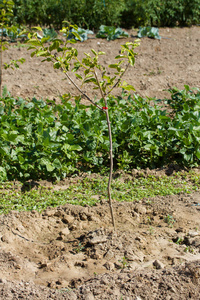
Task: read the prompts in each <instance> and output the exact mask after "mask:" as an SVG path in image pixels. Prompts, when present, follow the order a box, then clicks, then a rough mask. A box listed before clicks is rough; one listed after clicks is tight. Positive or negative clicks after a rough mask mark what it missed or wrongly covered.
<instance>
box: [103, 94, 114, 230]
mask: <svg viewBox="0 0 200 300" xmlns="http://www.w3.org/2000/svg"><path fill="white" fill-rule="evenodd" d="M105 105H106V107H107V101H106V99H105ZM105 113H106V120H107V125H108V132H109V141H110V173H109V180H108V199H109V206H110V213H111V216H112V223H113V227H114V230H115V229H116V228H115V218H114V213H113V207H112V198H111V181H112V172H113V150H112V131H111V123H110V118H109V113H108V109H107V110H106V111H105Z"/></svg>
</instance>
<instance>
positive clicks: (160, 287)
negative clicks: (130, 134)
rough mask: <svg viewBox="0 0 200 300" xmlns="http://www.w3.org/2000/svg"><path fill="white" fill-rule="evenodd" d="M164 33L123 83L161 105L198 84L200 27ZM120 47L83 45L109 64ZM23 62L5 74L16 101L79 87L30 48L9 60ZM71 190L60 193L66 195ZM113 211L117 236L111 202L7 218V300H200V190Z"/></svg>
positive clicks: (3, 240)
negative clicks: (176, 92)
mask: <svg viewBox="0 0 200 300" xmlns="http://www.w3.org/2000/svg"><path fill="white" fill-rule="evenodd" d="M132 34H133V35H135V34H136V32H134V31H133V32H132ZM160 35H161V36H162V37H163V38H162V39H161V41H158V40H151V39H148V38H144V39H142V40H141V46H140V47H139V48H138V53H139V55H138V57H137V59H136V64H135V68H133V69H129V72H128V73H127V74H126V78H125V80H126V81H127V82H129V83H132V84H133V85H134V86H135V87H136V91H137V93H139V94H141V95H142V96H156V97H157V98H158V97H160V98H163V97H165V96H168V93H167V92H166V91H163V89H167V88H169V87H171V86H176V87H178V88H183V85H184V84H188V85H190V86H191V87H200V76H199V74H200V65H199V61H200V51H199V49H200V47H199V46H200V27H192V28H179V29H178V28H174V29H168V28H165V29H160ZM133 39H134V38H129V40H133ZM123 41H124V42H125V41H127V40H123ZM98 43H100V44H98ZM121 43H122V41H121V40H118V41H113V42H107V41H105V40H96V39H89V40H88V41H86V42H85V43H83V44H81V43H78V44H77V47H78V49H79V50H80V51H85V52H88V51H89V49H90V48H94V49H98V50H106V52H107V53H108V57H106V59H105V63H110V62H111V59H112V57H113V55H115V54H117V53H118V51H119V49H120V44H121ZM17 57H25V58H26V59H27V62H26V63H25V64H24V65H23V66H22V67H21V68H20V70H19V71H18V72H16V71H13V70H7V71H4V84H6V85H7V87H8V90H9V91H11V93H12V95H13V96H21V97H23V98H26V97H27V98H32V97H33V96H36V97H37V98H38V97H43V98H44V99H45V98H48V99H53V98H55V99H59V98H58V95H59V94H63V93H66V92H67V90H68V89H71V86H70V85H69V83H68V82H67V81H62V78H63V75H62V74H60V73H59V72H57V71H55V70H53V69H52V68H51V67H50V65H48V64H45V66H44V65H43V64H41V63H40V61H39V60H38V59H36V58H32V59H30V58H29V55H28V54H27V53H26V48H13V47H12V48H11V49H10V50H8V51H7V53H6V54H5V60H6V59H7V60H8V59H10V58H12V59H13V58H17ZM72 90H73V89H72ZM74 93H75V91H74ZM163 172H164V173H165V170H164V171H163ZM196 172H199V170H196ZM136 174H137V172H136V171H135V172H132V175H131V176H129V180H132V181H133V182H134V178H135V176H136ZM155 174H157V175H158V176H160V174H162V173H160V172H156V171H155ZM169 176H170V175H169ZM122 180H123V177H122ZM40 184H45V182H43V183H40ZM77 184H78V183H77ZM65 185H66V182H65V181H63V182H60V183H59V185H58V186H57V187H56V188H57V189H59V188H62V189H65V188H66V193H67V186H65ZM113 208H114V213H115V218H116V227H117V229H116V231H113V228H112V223H111V217H110V211H109V206H108V204H107V202H106V201H101V202H100V203H97V204H96V206H94V207H87V206H86V207H80V206H73V205H69V204H66V205H64V206H62V207H57V208H48V209H47V210H45V211H44V212H43V213H41V214H39V213H38V212H36V211H31V212H20V213H19V212H17V211H12V212H10V213H9V214H8V215H0V299H7V300H9V299H33V300H35V299H70V300H73V299H86V300H92V299H116V300H120V299H126V300H128V299H134V300H141V299H163V300H164V299H167V300H176V299H180V300H182V299H195V300H196V299H200V296H199V295H200V218H199V217H200V193H199V192H194V193H193V194H179V195H169V196H166V197H160V196H158V197H155V198H151V199H143V200H141V201H139V202H134V203H126V202H122V203H118V202H115V201H114V203H113Z"/></svg>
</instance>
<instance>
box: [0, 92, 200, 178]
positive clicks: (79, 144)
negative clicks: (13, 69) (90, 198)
mask: <svg viewBox="0 0 200 300" xmlns="http://www.w3.org/2000/svg"><path fill="white" fill-rule="evenodd" d="M79 100H80V99H76V105H75V106H74V105H73V104H71V103H70V102H69V101H66V100H64V99H63V101H62V103H61V104H55V103H47V102H45V101H43V100H37V99H35V98H34V99H33V100H32V101H31V102H26V101H25V100H23V99H21V98H19V99H18V100H16V99H14V98H11V97H10V96H7V97H5V98H2V99H1V101H0V166H1V169H0V176H1V178H2V180H5V179H6V178H7V177H8V179H14V178H19V179H27V178H32V179H34V178H45V179H47V178H49V179H53V178H54V179H60V178H63V177H65V176H67V175H68V174H72V173H74V172H78V171H87V170H91V171H96V172H99V171H102V170H103V169H104V170H105V169H106V168H108V167H109V139H108V129H107V123H106V118H105V114H103V113H102V112H101V111H100V110H99V109H98V108H96V107H95V106H93V105H90V106H85V105H82V104H80V101H79ZM151 101H152V99H151ZM99 105H102V106H103V102H101V101H100V102H99ZM108 105H109V114H110V120H111V123H112V136H113V154H114V167H115V168H120V169H124V170H128V169H131V168H138V167H140V168H146V167H149V168H155V167H161V166H163V165H165V164H169V163H178V164H179V165H183V166H188V167H192V166H198V165H199V162H200V161H199V160H200V91H199V90H197V91H195V92H194V91H191V90H190V89H189V87H188V86H185V89H184V90H182V91H179V90H176V89H173V90H171V98H170V99H166V100H163V101H161V103H159V102H158V101H156V100H155V103H154V105H152V103H151V104H150V100H148V99H143V98H141V97H140V96H137V95H134V96H130V95H126V94H122V97H118V98H110V99H109V101H108Z"/></svg>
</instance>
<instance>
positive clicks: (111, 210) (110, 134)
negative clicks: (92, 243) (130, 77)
mask: <svg viewBox="0 0 200 300" xmlns="http://www.w3.org/2000/svg"><path fill="white" fill-rule="evenodd" d="M94 75H95V78H96V81H97V83H98V86H99V89H100V91H101V96H102V98H103V99H104V103H105V107H106V109H105V110H104V112H105V114H106V120H107V125H108V133H109V141H110V173H109V179H108V199H109V206H110V213H111V217H112V223H113V227H114V230H115V229H116V228H115V218H114V213H113V207H112V198H111V181H112V172H113V149H112V131H111V123H110V118H109V113H108V104H107V99H106V97H105V96H104V94H103V91H102V88H101V85H100V83H99V80H98V77H97V73H96V72H95V70H94Z"/></svg>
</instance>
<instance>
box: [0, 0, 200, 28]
mask: <svg viewBox="0 0 200 300" xmlns="http://www.w3.org/2000/svg"><path fill="white" fill-rule="evenodd" d="M1 1H3V0H0V2H1ZM14 3H15V8H14V14H15V21H16V22H17V23H19V24H27V25H38V24H40V25H47V26H53V27H55V28H60V27H61V26H62V21H63V20H67V21H70V22H72V23H73V24H77V25H78V26H80V27H87V28H90V29H98V28H99V26H100V25H102V24H104V25H113V26H121V27H124V28H129V27H132V26H134V27H138V26H147V25H149V26H159V27H160V26H175V25H180V26H185V25H192V24H199V23H200V0H190V1H189V0H142V1H140V0H127V1H125V0H87V1H86V0H40V1H39V0H14Z"/></svg>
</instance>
